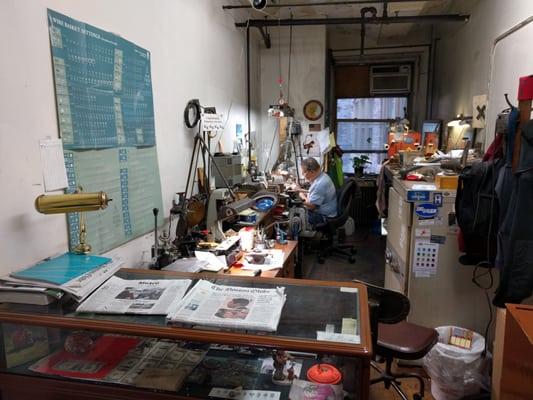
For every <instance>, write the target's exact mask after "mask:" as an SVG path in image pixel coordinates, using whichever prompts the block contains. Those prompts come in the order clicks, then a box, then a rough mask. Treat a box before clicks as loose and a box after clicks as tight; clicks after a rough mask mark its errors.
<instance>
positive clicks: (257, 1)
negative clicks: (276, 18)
mask: <svg viewBox="0 0 533 400" xmlns="http://www.w3.org/2000/svg"><path fill="white" fill-rule="evenodd" d="M250 3H251V4H252V7H253V8H255V9H256V10H262V9H263V8H265V7H266V5H267V0H250Z"/></svg>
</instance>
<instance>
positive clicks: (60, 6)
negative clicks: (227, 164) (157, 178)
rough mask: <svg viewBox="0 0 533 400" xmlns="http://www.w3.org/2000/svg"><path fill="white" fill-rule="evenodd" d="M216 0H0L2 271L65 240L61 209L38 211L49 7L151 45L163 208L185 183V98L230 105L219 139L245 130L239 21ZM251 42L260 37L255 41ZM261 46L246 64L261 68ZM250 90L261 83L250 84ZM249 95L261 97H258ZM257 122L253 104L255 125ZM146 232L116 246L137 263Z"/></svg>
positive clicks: (52, 125) (49, 123) (48, 108)
mask: <svg viewBox="0 0 533 400" xmlns="http://www.w3.org/2000/svg"><path fill="white" fill-rule="evenodd" d="M221 4H222V3H221V2H218V1H217V2H215V1H212V0H181V1H175V0H159V1H157V2H150V1H146V0H114V1H107V0H92V1H90V2H88V1H67V0H3V1H2V2H1V3H0V49H1V52H2V63H1V66H0V93H2V96H0V110H1V111H0V187H1V191H2V194H1V196H0V199H1V200H0V274H2V273H6V272H9V271H11V270H15V269H17V268H21V267H23V266H26V265H29V264H31V263H34V262H36V261H38V260H40V259H42V258H44V257H47V256H50V255H53V254H56V253H59V252H64V251H66V250H67V248H68V244H67V227H66V220H65V216H63V215H41V214H39V213H37V212H36V211H35V210H34V206H33V201H34V199H35V198H36V197H37V196H38V195H39V194H41V193H43V191H44V188H43V179H42V172H41V164H40V156H39V151H38V149H39V147H38V141H39V139H42V138H45V137H46V136H51V137H57V135H58V127H57V120H56V107H55V100H54V86H53V80H52V65H51V58H50V44H49V38H48V27H47V18H46V9H47V8H51V9H53V10H55V11H58V12H60V13H63V14H66V15H68V16H70V17H72V18H74V19H77V20H80V21H82V22H86V23H88V24H91V25H94V26H96V27H98V28H101V29H103V30H107V31H111V32H113V33H116V34H118V35H121V36H122V37H123V38H125V39H127V40H130V41H132V42H134V43H136V44H138V45H139V46H141V47H143V48H145V49H147V50H149V51H150V52H151V60H152V61H151V62H152V64H151V67H152V87H153V94H154V113H155V130H156V140H157V149H158V158H159V170H160V174H161V184H162V195H163V204H164V212H165V216H168V210H169V209H170V206H171V200H172V197H173V193H174V192H177V191H182V190H183V189H184V187H185V182H186V176H185V174H186V171H187V168H188V163H189V160H190V156H191V150H192V140H193V135H192V133H191V132H190V131H188V130H187V129H186V128H185V127H184V125H183V121H182V118H183V109H184V107H185V104H186V103H187V101H188V100H189V99H191V98H198V99H200V101H201V103H202V104H203V105H208V106H216V107H217V111H219V112H223V113H224V114H225V115H226V116H227V115H228V114H227V113H228V109H229V107H230V103H231V104H232V107H231V114H230V117H229V121H228V125H227V127H226V131H225V132H224V134H223V137H222V142H223V145H224V149H225V150H228V149H229V150H231V148H232V135H234V133H235V123H237V122H238V123H242V125H243V129H244V130H246V75H245V74H246V68H245V62H246V51H245V48H244V46H245V43H246V41H245V36H244V31H243V30H237V28H235V26H234V21H233V20H232V19H231V16H230V15H228V14H226V13H225V12H224V11H223V10H222V8H221ZM253 46H254V49H256V48H257V44H256V43H254V45H253ZM257 56H258V55H257V52H255V54H254V55H253V59H252V64H253V66H255V68H256V71H252V72H253V73H254V74H255V76H256V77H257V69H258V68H259V62H258V59H257ZM254 93H257V91H255V92H254ZM253 104H257V101H256V100H254V103H253ZM256 125H258V122H257V121H256V118H255V112H254V113H253V114H252V129H256ZM151 244H152V239H151V238H150V235H146V236H145V237H143V238H139V239H136V240H134V241H132V242H130V243H129V244H127V245H126V246H123V247H122V248H120V249H118V251H119V252H120V253H122V255H123V256H124V257H125V258H126V259H127V260H129V261H130V263H129V265H130V266H134V265H136V264H138V263H139V261H140V260H141V256H142V251H147V250H149V248H150V245H151Z"/></svg>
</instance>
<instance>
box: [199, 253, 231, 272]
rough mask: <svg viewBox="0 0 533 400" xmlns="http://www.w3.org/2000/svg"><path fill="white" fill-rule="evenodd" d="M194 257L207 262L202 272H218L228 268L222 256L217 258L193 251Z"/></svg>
mask: <svg viewBox="0 0 533 400" xmlns="http://www.w3.org/2000/svg"><path fill="white" fill-rule="evenodd" d="M194 255H195V256H196V258H197V259H198V260H200V261H206V262H207V264H206V265H205V266H204V267H203V268H202V270H204V271H214V272H218V271H220V270H221V269H224V268H227V267H228V266H227V264H226V259H225V258H224V256H219V257H217V256H215V255H214V254H213V253H211V252H209V251H195V252H194Z"/></svg>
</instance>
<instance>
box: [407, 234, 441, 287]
mask: <svg viewBox="0 0 533 400" xmlns="http://www.w3.org/2000/svg"><path fill="white" fill-rule="evenodd" d="M438 260H439V245H438V244H435V243H427V242H426V241H425V240H417V241H415V251H414V258H413V265H412V268H413V272H414V273H415V277H416V278H422V277H424V278H428V277H430V276H432V275H436V274H437V263H438Z"/></svg>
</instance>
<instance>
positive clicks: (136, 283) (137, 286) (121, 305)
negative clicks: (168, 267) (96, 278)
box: [76, 276, 192, 315]
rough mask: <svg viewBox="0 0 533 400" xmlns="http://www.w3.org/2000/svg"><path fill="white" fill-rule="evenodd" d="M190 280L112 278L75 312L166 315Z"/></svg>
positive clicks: (181, 295)
mask: <svg viewBox="0 0 533 400" xmlns="http://www.w3.org/2000/svg"><path fill="white" fill-rule="evenodd" d="M191 282H192V281H191V280H190V279H142V280H128V279H122V278H119V277H117V276H113V277H111V278H110V279H109V280H108V281H107V282H106V283H104V284H103V285H102V286H101V287H100V288H99V289H98V290H97V291H96V292H94V293H93V294H92V295H91V296H90V297H89V298H88V299H87V300H85V301H84V302H83V303H82V304H81V305H80V306H79V307H78V308H77V310H76V311H77V312H94V313H105V314H150V315H167V313H168V310H169V309H171V308H172V309H173V308H174V307H175V305H176V304H177V303H178V302H179V301H180V300H181V298H182V297H183V295H184V294H185V292H186V291H187V288H188V287H189V285H190V284H191Z"/></svg>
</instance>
